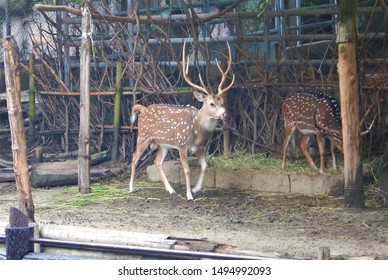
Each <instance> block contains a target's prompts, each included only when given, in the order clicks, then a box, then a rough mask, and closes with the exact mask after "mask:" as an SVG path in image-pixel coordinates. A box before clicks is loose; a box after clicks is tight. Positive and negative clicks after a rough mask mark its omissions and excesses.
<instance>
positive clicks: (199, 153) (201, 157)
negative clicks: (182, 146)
mask: <svg viewBox="0 0 388 280" xmlns="http://www.w3.org/2000/svg"><path fill="white" fill-rule="evenodd" d="M197 156H198V159H199V163H200V164H201V174H200V175H199V178H198V182H197V184H196V185H195V187H194V189H193V193H197V192H199V191H200V190H201V188H202V184H203V179H204V178H205V172H206V168H207V163H206V157H205V150H204V149H198V151H197Z"/></svg>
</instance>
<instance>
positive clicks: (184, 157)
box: [179, 148, 193, 200]
mask: <svg viewBox="0 0 388 280" xmlns="http://www.w3.org/2000/svg"><path fill="white" fill-rule="evenodd" d="M179 157H180V158H181V163H182V167H183V172H184V173H185V177H186V197H187V200H193V194H192V192H191V186H190V166H189V161H188V159H187V150H186V148H179Z"/></svg>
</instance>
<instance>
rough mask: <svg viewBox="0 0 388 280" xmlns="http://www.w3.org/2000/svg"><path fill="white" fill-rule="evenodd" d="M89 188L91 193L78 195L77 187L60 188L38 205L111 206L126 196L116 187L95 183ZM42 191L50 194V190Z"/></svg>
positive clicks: (48, 206) (64, 206) (52, 206)
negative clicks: (98, 204) (96, 204)
mask: <svg viewBox="0 0 388 280" xmlns="http://www.w3.org/2000/svg"><path fill="white" fill-rule="evenodd" d="M91 188H92V192H91V193H88V194H80V193H79V192H78V187H77V186H75V187H61V188H58V190H56V191H55V196H54V197H50V198H49V199H47V200H46V201H44V202H43V203H41V204H38V205H39V206H40V207H44V208H80V207H83V206H85V205H88V204H92V203H93V204H95V203H100V204H104V205H105V206H111V205H112V204H113V202H115V201H116V200H118V199H122V198H123V197H126V196H127V195H128V189H124V188H120V187H118V186H117V185H102V184H98V183H95V184H93V185H91ZM44 191H47V192H50V190H44Z"/></svg>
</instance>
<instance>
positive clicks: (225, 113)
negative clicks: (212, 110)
mask: <svg viewBox="0 0 388 280" xmlns="http://www.w3.org/2000/svg"><path fill="white" fill-rule="evenodd" d="M227 117H228V113H227V112H226V111H224V112H223V113H222V114H221V115H220V120H224V119H226V118H227Z"/></svg>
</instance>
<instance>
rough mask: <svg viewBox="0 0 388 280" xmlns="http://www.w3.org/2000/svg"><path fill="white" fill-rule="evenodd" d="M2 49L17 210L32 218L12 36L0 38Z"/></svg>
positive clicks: (33, 209)
mask: <svg viewBox="0 0 388 280" xmlns="http://www.w3.org/2000/svg"><path fill="white" fill-rule="evenodd" d="M1 43H2V45H3V48H4V71H5V84H6V91H7V105H8V119H9V124H10V127H11V139H12V155H13V165H14V172H15V181H16V189H17V194H18V200H19V210H20V211H22V212H23V213H24V214H25V215H26V216H27V217H28V218H29V219H30V220H31V221H35V218H34V213H35V207H34V203H33V201H32V193H31V183H30V176H29V174H28V164H27V145H26V132H25V128H24V120H23V110H22V103H21V99H20V76H19V70H18V67H19V53H18V47H17V44H16V42H15V40H14V39H13V37H7V38H5V39H2V40H1Z"/></svg>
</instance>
